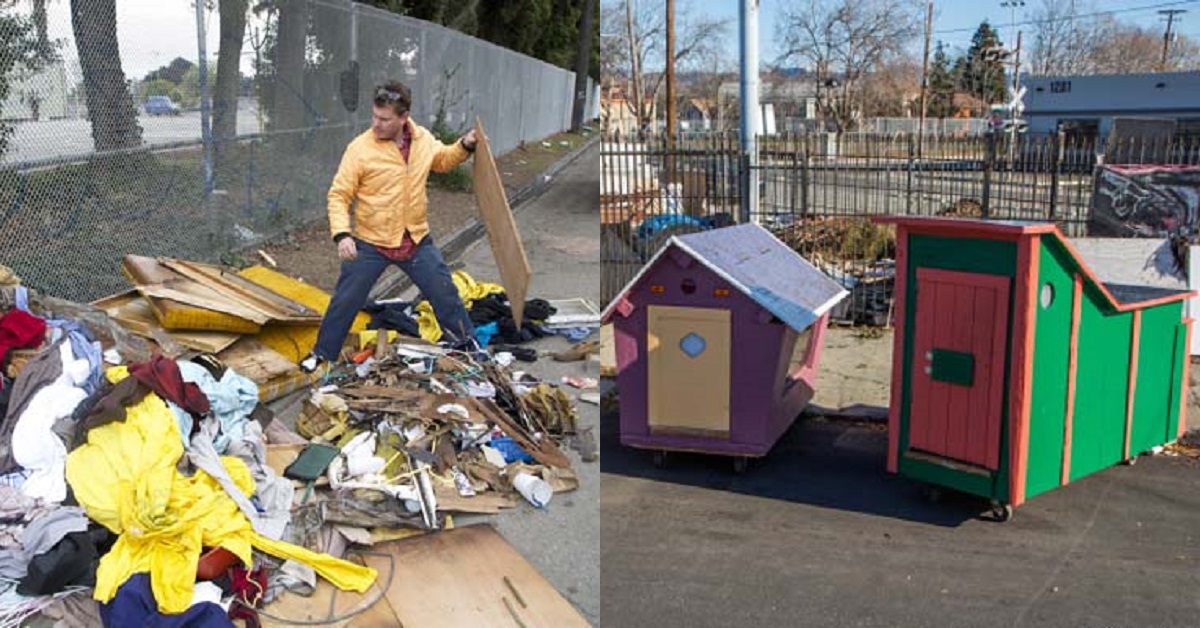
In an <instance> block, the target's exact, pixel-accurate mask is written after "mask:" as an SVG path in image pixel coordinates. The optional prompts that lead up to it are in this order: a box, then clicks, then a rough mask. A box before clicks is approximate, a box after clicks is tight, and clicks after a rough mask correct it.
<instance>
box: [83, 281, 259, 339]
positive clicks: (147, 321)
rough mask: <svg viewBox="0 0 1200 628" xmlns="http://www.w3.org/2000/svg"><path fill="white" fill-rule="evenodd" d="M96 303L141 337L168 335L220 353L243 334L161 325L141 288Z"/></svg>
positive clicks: (93, 303)
mask: <svg viewBox="0 0 1200 628" xmlns="http://www.w3.org/2000/svg"><path fill="white" fill-rule="evenodd" d="M92 305H93V306H95V307H98V308H100V309H102V310H104V311H105V313H107V314H108V315H109V316H110V317H112V319H113V320H115V321H117V323H119V324H120V325H121V326H122V327H124V328H125V329H128V330H129V331H131V332H133V333H134V334H137V335H138V336H141V337H143V338H149V339H151V340H154V341H158V340H159V339H160V338H162V336H163V335H165V336H166V337H167V338H169V339H170V340H172V341H174V342H177V343H179V344H181V345H183V346H185V347H187V348H189V349H195V350H196V351H204V352H207V353H218V352H220V351H222V350H224V349H226V348H227V347H229V346H230V345H232V344H233V343H235V342H237V339H238V338H239V337H240V336H238V335H237V334H231V333H226V332H219V331H167V330H165V329H163V328H162V326H161V325H159V324H158V319H157V318H155V317H154V311H153V310H151V308H150V304H149V303H148V302H147V301H146V299H145V298H143V297H142V295H140V294H138V291H137V290H129V291H127V292H122V293H120V294H115V295H113V296H110V297H105V298H103V299H100V300H99V301H94V302H92Z"/></svg>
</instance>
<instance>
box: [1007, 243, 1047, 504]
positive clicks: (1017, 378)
mask: <svg viewBox="0 0 1200 628" xmlns="http://www.w3.org/2000/svg"><path fill="white" fill-rule="evenodd" d="M1051 227H1052V228H1053V225H1051ZM1010 228H1011V227H1010ZM1036 233H1037V232H1035V235H1032V236H1029V237H1025V238H1022V239H1021V240H1020V241H1019V242H1018V243H1017V276H1016V282H1015V290H1014V292H1015V294H1016V302H1015V303H1014V304H1013V312H1014V313H1015V316H1014V317H1013V322H1012V323H1013V336H1012V364H1011V365H1010V376H1009V382H1010V383H1011V385H1012V397H1011V399H1012V402H1011V404H1012V405H1010V406H1009V409H1008V410H1009V411H1008V442H1009V448H1010V449H1009V458H1008V462H1009V464H1008V501H1009V503H1010V504H1011V505H1012V506H1018V505H1020V504H1022V503H1024V502H1025V474H1026V471H1027V469H1026V467H1027V466H1028V465H1027V464H1026V463H1027V460H1028V458H1029V412H1030V405H1029V404H1030V397H1031V393H1032V388H1033V330H1034V323H1035V322H1036V320H1037V278H1038V263H1039V260H1040V258H1041V236H1039V235H1036Z"/></svg>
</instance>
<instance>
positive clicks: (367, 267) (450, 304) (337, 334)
mask: <svg viewBox="0 0 1200 628" xmlns="http://www.w3.org/2000/svg"><path fill="white" fill-rule="evenodd" d="M354 243H355V245H357V247H358V258H357V259H355V260H354V261H351V262H346V261H343V262H342V274H341V276H340V277H338V282H337V287H336V288H334V291H333V299H332V300H331V301H330V302H329V309H328V310H326V311H325V318H324V319H322V320H321V331H320V333H319V334H317V346H316V347H315V348H314V349H313V353H315V354H316V355H317V356H318V357H320V358H321V359H324V360H328V361H332V360H335V359H337V357H338V354H339V353H341V350H342V343H344V342H345V341H346V334H347V333H349V332H350V325H351V324H353V323H354V317H355V316H356V315H357V314H358V311H359V310H361V309H362V308H363V306H365V305H366V304H367V298H368V297H369V296H370V294H371V288H372V287H373V286H374V285H375V282H376V281H377V280H378V279H379V276H380V275H382V274H383V271H384V270H386V269H387V267H388V265H389V264H395V265H397V266H399V267H400V270H402V271H404V273H405V274H406V275H408V277H409V278H410V279H412V281H413V283H414V284H416V286H417V289H418V290H420V291H421V295H422V296H423V297H424V298H426V299H428V300H429V304H430V305H432V306H433V313H434V315H435V316H437V320H438V324H439V325H441V327H442V332H443V333H446V334H448V335H450V336H453V338H454V339H456V340H459V341H461V340H466V339H469V338H474V337H475V327H474V326H473V325H472V324H471V319H470V317H469V316H467V309H466V308H465V307H464V306H463V302H462V299H461V298H459V296H458V289H457V288H455V287H454V281H452V280H451V279H450V267H449V266H447V265H446V260H445V259H443V258H442V252H441V250H439V249H438V248H437V246H435V245H434V243H433V236H428V235H427V236H425V239H423V240H421V243H420V244H419V245H418V246H417V251H416V253H414V254H413V256H412V257H411V258H409V259H408V260H407V261H403V262H393V261H392V260H389V259H388V258H386V257H384V256H383V255H382V254H380V253H379V251H378V250H376V248H375V247H374V246H373V245H371V244H369V243H367V242H363V241H362V240H358V239H355V240H354Z"/></svg>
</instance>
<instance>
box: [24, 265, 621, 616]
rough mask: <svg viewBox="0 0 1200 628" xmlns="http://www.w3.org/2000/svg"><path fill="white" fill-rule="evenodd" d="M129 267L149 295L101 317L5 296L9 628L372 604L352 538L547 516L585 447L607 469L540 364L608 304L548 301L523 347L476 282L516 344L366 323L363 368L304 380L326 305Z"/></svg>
mask: <svg viewBox="0 0 1200 628" xmlns="http://www.w3.org/2000/svg"><path fill="white" fill-rule="evenodd" d="M125 270H126V274H127V276H128V277H129V278H130V280H131V282H132V283H133V284H134V289H133V290H131V291H130V292H128V293H124V294H122V295H114V297H110V298H106V299H102V300H100V301H98V302H96V303H94V304H91V305H82V304H75V303H70V302H66V301H62V300H58V299H54V298H53V297H48V296H45V295H37V294H36V293H33V292H31V291H29V290H26V289H25V288H23V287H21V286H20V285H16V286H11V285H9V286H2V287H0V365H2V366H3V368H2V369H0V416H2V417H3V420H2V421H0V576H3V577H2V578H0V626H9V625H13V626H15V625H19V624H20V623H21V622H22V621H24V620H25V619H26V618H28V617H30V616H31V615H34V614H38V613H41V614H43V615H45V616H47V617H51V618H54V617H58V618H63V619H62V621H64V622H67V621H74V622H76V623H74V624H70V625H80V624H79V623H78V622H82V623H83V624H85V625H98V624H101V623H102V624H103V625H106V626H130V625H149V624H153V623H154V622H156V621H160V620H163V619H164V617H163V616H170V620H171V621H184V620H190V621H196V622H198V623H197V624H195V625H201V623H202V624H203V625H206V626H208V625H214V626H221V625H233V624H232V623H231V622H232V619H236V618H244V619H246V620H247V621H248V622H249V621H252V618H254V617H255V616H256V615H257V614H258V613H262V614H263V615H264V616H266V617H270V615H269V614H268V613H266V612H264V611H263V610H262V609H263V607H264V606H265V605H267V604H269V603H270V602H272V601H273V600H275V599H277V598H279V597H280V596H281V595H283V594H285V593H286V592H291V593H293V594H297V595H308V594H311V592H312V591H314V590H315V588H316V586H317V585H318V582H319V580H318V576H320V577H321V578H323V579H324V580H326V581H328V582H329V583H331V584H332V585H334V586H336V587H337V588H339V589H342V590H349V591H356V592H363V591H366V590H367V589H368V588H370V587H371V585H372V584H373V583H374V582H375V581H376V579H377V577H378V576H379V574H378V573H377V572H376V570H375V569H372V568H370V567H367V566H364V565H361V564H356V563H354V562H350V561H347V560H343V559H342V558H341V557H342V556H343V555H345V554H346V552H347V549H348V548H349V547H352V546H355V545H358V546H363V545H372V544H375V543H379V542H383V541H387V540H392V539H397V538H404V537H406V536H409V535H412V534H421V533H423V532H425V531H428V530H434V529H441V528H446V527H452V526H453V520H452V517H451V516H450V514H449V513H471V514H489V513H496V512H499V511H501V510H502V509H506V508H514V507H517V506H518V505H519V504H520V502H522V501H524V502H527V503H528V504H529V505H530V506H528V507H536V508H547V507H549V505H550V502H551V500H552V498H553V496H554V494H555V493H558V492H563V491H570V490H574V489H575V488H577V487H578V480H577V478H576V476H575V474H574V472H573V470H572V469H571V464H570V461H569V459H568V457H567V456H566V455H565V454H564V450H565V449H567V448H574V449H576V450H578V451H579V452H580V454H581V457H582V459H583V460H585V461H593V460H595V459H596V448H595V443H594V437H593V436H592V434H591V433H590V432H587V431H584V430H581V429H580V428H579V426H578V425H577V415H576V412H575V406H574V401H573V400H572V399H571V397H569V396H568V395H567V394H566V392H565V390H564V389H563V388H562V387H560V386H559V384H560V383H559V382H543V381H539V380H537V378H535V377H534V376H532V375H531V374H529V373H528V372H525V371H523V370H522V369H521V367H522V366H523V365H524V364H526V363H527V362H530V361H535V360H537V359H538V358H539V357H540V355H539V354H538V352H537V351H534V350H532V349H529V348H526V347H523V346H521V343H522V342H524V341H526V340H527V339H526V338H525V337H523V336H522V335H521V330H522V329H525V324H524V323H528V324H529V325H531V326H534V327H535V328H536V329H537V330H538V331H539V332H542V333H543V335H544V334H548V333H561V334H563V335H566V336H568V337H569V338H572V339H575V340H581V339H583V338H584V337H586V335H587V334H588V333H590V332H591V331H593V330H594V329H593V327H592V326H591V325H592V319H593V318H594V319H596V320H598V313H597V314H595V316H593V312H594V310H595V308H594V306H591V305H590V304H583V306H582V307H575V306H577V305H578V304H572V303H565V304H564V305H565V306H566V307H564V313H563V314H561V315H560V314H559V313H558V308H556V307H555V306H554V305H552V304H551V302H544V301H543V302H540V303H535V302H532V301H531V302H530V303H527V308H526V311H527V312H528V311H530V307H529V305H530V304H532V305H533V308H532V309H533V311H534V312H539V309H538V308H540V312H542V313H544V316H543V317H542V318H541V319H540V320H539V319H535V318H532V317H530V320H529V321H525V322H524V323H523V324H522V325H521V326H520V327H517V326H516V325H513V326H512V327H511V328H509V329H508V330H507V331H508V332H510V333H509V335H508V336H507V337H505V336H504V333H503V332H502V331H501V327H502V326H503V318H504V315H503V309H502V307H501V306H502V305H504V303H505V302H504V301H503V294H502V293H498V291H497V290H495V289H494V287H492V286H487V285H484V284H476V283H474V282H473V280H471V279H470V278H469V277H468V276H466V275H465V274H463V275H459V276H456V278H455V279H456V284H458V285H459V287H460V290H463V289H464V288H465V289H467V290H477V291H478V290H484V291H486V294H482V295H478V294H476V295H471V296H473V298H471V299H470V300H471V301H472V302H474V303H480V302H484V303H490V304H491V305H489V306H488V309H489V311H490V312H491V315H493V316H496V319H495V320H493V321H492V322H495V323H496V328H497V329H496V331H495V332H494V333H495V334H499V337H501V338H503V339H504V340H506V341H509V343H510V344H500V345H497V344H495V343H490V344H491V347H490V350H483V349H478V350H473V351H470V352H464V351H458V350H453V349H451V348H449V347H447V346H444V345H439V344H436V341H430V340H429V339H428V338H427V337H425V336H426V331H427V329H424V328H422V326H421V325H420V324H418V330H417V331H418V333H419V335H420V337H411V336H405V335H402V334H399V333H397V332H396V331H395V330H393V329H391V327H392V324H391V323H390V322H389V319H388V318H386V317H380V316H376V317H375V320H374V321H372V318H371V317H370V316H367V315H365V314H362V315H360V316H359V318H358V319H357V320H356V321H355V325H354V327H353V328H352V331H353V332H354V333H352V335H351V338H350V342H351V343H357V348H358V350H357V352H355V351H354V350H349V351H347V352H345V354H344V355H349V356H350V357H351V358H352V359H349V360H345V361H338V362H334V363H330V364H327V365H325V366H324V367H323V368H322V369H321V370H319V371H318V372H316V373H312V374H307V373H303V372H300V371H299V370H298V368H297V367H296V362H297V361H298V360H299V358H300V357H301V356H303V355H305V354H306V353H307V352H308V351H309V350H310V349H311V347H312V344H313V343H314V342H315V337H316V331H317V326H318V325H319V321H320V317H321V312H322V311H323V310H324V308H325V307H326V305H327V304H328V299H329V297H328V295H326V294H324V293H321V292H320V291H319V290H317V289H315V288H313V287H311V286H308V285H305V284H303V283H302V282H298V281H296V280H294V279H291V278H288V277H285V276H283V275H280V274H278V273H275V272H274V271H271V270H269V269H266V268H262V267H255V268H251V269H246V270H243V271H236V272H235V271H232V270H229V269H223V268H218V267H211V266H204V265H200V264H194V263H190V262H182V261H179V260H162V259H159V260H153V259H150V258H131V259H127V261H126V266H125ZM466 296H467V295H464V297H466ZM489 297H490V298H489ZM408 307H419V303H418V304H416V305H413V304H409V305H408ZM384 309H386V308H384ZM472 310H473V316H475V315H478V314H479V313H480V312H481V310H478V309H476V308H472ZM395 314H396V311H395V310H393V311H392V314H391V315H390V316H392V317H393V318H392V319H390V320H393V321H394V320H395V319H394V316H395ZM556 315H557V316H559V318H558V319H555V320H551V318H552V317H553V316H556ZM530 321H532V322H530ZM510 322H511V319H510ZM434 324H435V325H436V321H435V322H434ZM369 326H373V327H375V328H376V329H368V327H369ZM481 327H482V326H481ZM486 333H487V332H486V331H485V334H486ZM481 340H482V342H480V344H481V345H483V344H489V343H488V342H487V341H488V340H490V339H489V338H482V339H481ZM594 348H595V343H580V344H577V345H575V347H573V348H572V349H571V350H568V351H565V352H561V353H560V354H557V355H555V358H556V359H563V360H575V359H586V358H587V356H588V355H589V354H591V353H593V349H594ZM573 383H574V384H577V385H581V384H580V382H573ZM271 400H278V401H277V402H276V403H275V404H268V403H267V402H269V401H271ZM272 408H274V409H272ZM293 417H294V420H293ZM89 594H90V595H89ZM205 622H207V623H205ZM63 625H67V624H63ZM189 625H191V624H189Z"/></svg>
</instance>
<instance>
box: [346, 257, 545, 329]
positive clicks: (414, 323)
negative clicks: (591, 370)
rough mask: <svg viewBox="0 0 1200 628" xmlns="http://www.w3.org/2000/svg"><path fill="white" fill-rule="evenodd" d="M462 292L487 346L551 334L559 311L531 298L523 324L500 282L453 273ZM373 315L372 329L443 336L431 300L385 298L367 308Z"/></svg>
mask: <svg viewBox="0 0 1200 628" xmlns="http://www.w3.org/2000/svg"><path fill="white" fill-rule="evenodd" d="M451 279H452V280H453V281H454V286H455V287H456V288H457V289H458V295H459V297H460V298H462V300H463V305H465V306H466V308H467V313H468V315H469V316H470V317H471V322H472V323H473V324H474V325H475V340H476V341H477V342H478V343H479V345H480V346H481V347H486V346H488V344H490V343H491V342H492V341H493V339H495V340H497V341H500V342H503V343H504V344H508V345H517V344H522V343H526V342H529V341H531V340H534V339H537V338H543V337H546V336H549V335H551V333H552V332H550V331H548V330H546V329H545V328H544V324H545V321H546V319H547V318H550V317H551V316H553V315H554V314H555V312H556V310H555V309H554V307H553V306H551V305H550V303H549V302H548V301H546V300H545V299H530V300H527V301H526V302H525V310H524V314H523V315H522V317H521V318H522V320H521V325H520V327H518V326H517V324H516V321H514V320H513V312H512V305H511V303H510V302H509V300H508V297H507V296H506V295H505V294H504V288H503V287H501V286H500V285H498V284H494V283H486V282H479V281H476V280H475V279H473V278H472V277H471V276H470V275H469V274H467V273H466V272H464V271H461V270H459V271H455V272H454V273H453V274H452V275H451ZM364 311H366V312H367V313H368V314H370V315H371V322H370V324H368V325H367V328H368V329H385V330H394V331H398V332H400V333H402V334H404V335H407V336H411V337H414V338H423V339H424V340H427V341H429V342H434V343H436V342H438V341H440V340H441V339H442V330H441V327H439V326H438V322H437V317H436V316H434V313H433V307H432V306H431V305H430V304H429V301H427V300H421V299H418V300H417V301H398V300H385V301H377V302H374V303H371V304H368V305H367V307H366V308H364Z"/></svg>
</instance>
